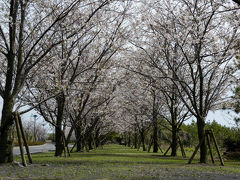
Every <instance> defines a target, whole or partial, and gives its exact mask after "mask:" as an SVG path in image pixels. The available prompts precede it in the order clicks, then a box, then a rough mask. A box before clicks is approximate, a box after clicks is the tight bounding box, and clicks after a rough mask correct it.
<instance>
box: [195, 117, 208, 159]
mask: <svg viewBox="0 0 240 180" xmlns="http://www.w3.org/2000/svg"><path fill="white" fill-rule="evenodd" d="M197 127H198V140H199V142H201V141H203V143H202V144H201V146H200V163H207V144H206V140H205V120H204V118H200V117H199V118H197Z"/></svg>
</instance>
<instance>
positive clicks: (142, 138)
mask: <svg viewBox="0 0 240 180" xmlns="http://www.w3.org/2000/svg"><path fill="white" fill-rule="evenodd" d="M140 136H141V141H142V147H143V151H146V146H145V137H144V131H141V132H140Z"/></svg>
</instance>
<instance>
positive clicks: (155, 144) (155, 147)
mask: <svg viewBox="0 0 240 180" xmlns="http://www.w3.org/2000/svg"><path fill="white" fill-rule="evenodd" d="M156 121H157V120H156V119H155V120H154V122H153V136H152V138H153V152H154V153H157V152H158V127H157V122H156Z"/></svg>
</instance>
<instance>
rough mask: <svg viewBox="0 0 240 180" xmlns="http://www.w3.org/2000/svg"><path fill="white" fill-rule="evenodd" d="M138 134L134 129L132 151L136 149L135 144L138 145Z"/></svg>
mask: <svg viewBox="0 0 240 180" xmlns="http://www.w3.org/2000/svg"><path fill="white" fill-rule="evenodd" d="M137 136H138V134H137V128H136V127H135V128H134V149H137V143H138V137H137Z"/></svg>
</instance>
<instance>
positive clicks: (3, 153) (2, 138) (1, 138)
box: [0, 98, 14, 163]
mask: <svg viewBox="0 0 240 180" xmlns="http://www.w3.org/2000/svg"><path fill="white" fill-rule="evenodd" d="M13 105H14V101H13V99H11V98H6V99H4V101H3V109H2V120H1V129H0V163H8V162H13V141H14V136H13V134H14V119H13V115H12V111H13Z"/></svg>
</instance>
